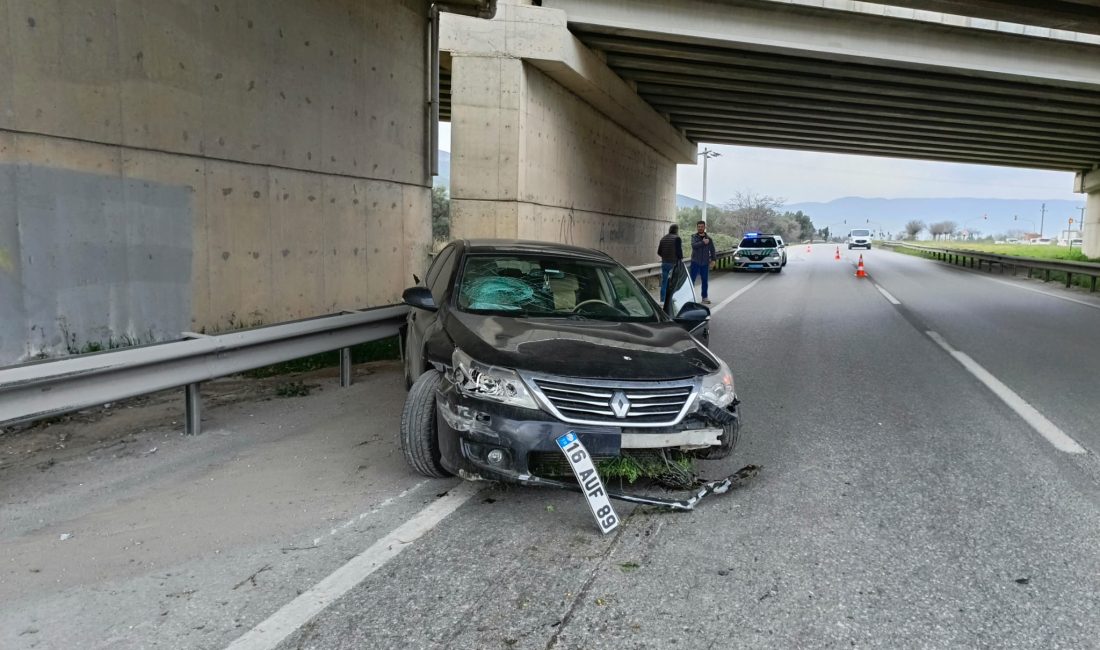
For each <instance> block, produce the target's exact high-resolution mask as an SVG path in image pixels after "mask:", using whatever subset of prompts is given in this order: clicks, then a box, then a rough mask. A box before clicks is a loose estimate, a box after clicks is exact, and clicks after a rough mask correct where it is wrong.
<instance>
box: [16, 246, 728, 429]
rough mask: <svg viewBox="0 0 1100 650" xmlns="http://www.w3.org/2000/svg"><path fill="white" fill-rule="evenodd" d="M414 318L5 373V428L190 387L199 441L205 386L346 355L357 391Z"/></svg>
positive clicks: (286, 326) (336, 318)
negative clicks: (354, 358) (366, 368)
mask: <svg viewBox="0 0 1100 650" xmlns="http://www.w3.org/2000/svg"><path fill="white" fill-rule="evenodd" d="M732 255H733V251H725V252H723V253H720V254H719V256H720V258H721V256H726V257H728V258H729V259H732ZM654 269H656V270H655V271H654ZM630 271H631V272H632V273H634V275H635V276H637V277H638V278H639V279H644V278H647V277H651V276H653V275H656V276H658V277H659V276H660V275H661V265H660V263H657V264H645V265H641V266H634V267H630ZM408 313H409V308H408V307H407V306H406V305H388V306H385V307H377V308H373V309H362V310H357V311H345V312H341V313H338V314H330V315H327V316H318V317H315V318H308V319H305V320H299V321H291V322H286V323H277V324H275V325H267V326H263V327H255V328H251V329H245V330H237V331H233V332H226V333H223V334H216V335H205V334H195V333H190V332H189V333H185V334H183V338H181V339H179V340H176V341H167V342H164V343H154V344H151V345H142V346H134V347H129V348H125V349H121V350H110V351H106V352H94V353H90V354H82V355H78V356H72V357H65V358H62V359H51V360H43V361H33V362H30V363H24V364H19V365H15V366H8V367H4V368H0V426H8V425H13V424H20V423H25V422H33V421H35V420H42V419H45V418H49V417H54V416H58V415H63V414H65V413H71V412H73V411H78V410H80V409H85V408H89V407H92V406H98V405H101V404H108V403H111V402H117V401H119V400H123V399H128V398H131V397H138V396H141V395H148V394H150V393H155V392H158V391H162V390H168V389H172V388H183V391H184V394H183V397H184V407H185V408H184V410H185V412H186V420H185V424H184V427H185V431H186V432H187V433H189V434H197V433H199V432H200V430H201V413H202V401H201V399H200V396H199V386H200V384H201V383H202V382H204V381H209V380H211V379H216V378H218V377H224V376H227V375H233V374H237V373H240V372H245V371H247V370H253V369H255V368H262V367H264V366H269V365H272V364H276V363H282V362H285V361H290V360H293V359H299V358H302V357H307V356H310V355H314V354H320V353H322V352H329V351H332V350H340V385H341V386H344V387H347V386H350V385H351V347H352V346H354V345H358V344H360V343H367V342H370V341H378V340H382V339H388V338H391V337H394V336H398V335H399V334H400V331H401V326H402V325H403V324H404V323H405V317H406V316H407V315H408Z"/></svg>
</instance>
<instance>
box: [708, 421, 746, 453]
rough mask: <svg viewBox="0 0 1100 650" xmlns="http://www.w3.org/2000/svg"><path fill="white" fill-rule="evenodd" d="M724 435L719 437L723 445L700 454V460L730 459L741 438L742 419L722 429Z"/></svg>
mask: <svg viewBox="0 0 1100 650" xmlns="http://www.w3.org/2000/svg"><path fill="white" fill-rule="evenodd" d="M722 429H723V431H724V432H723V433H722V435H720V436H718V441H719V442H720V443H721V444H720V445H718V446H717V447H711V448H710V449H705V450H703V451H700V452H699V456H698V457H699V458H702V459H703V460H722V459H723V458H728V457H729V455H730V454H732V453H733V450H734V449H735V448H736V447H737V441H738V440H739V439H740V438H741V419H740V418H738V419H736V420H734V421H733V422H731V423H729V424H727V425H726V426H724V427H722Z"/></svg>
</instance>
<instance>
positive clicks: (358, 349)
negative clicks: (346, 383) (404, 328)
mask: <svg viewBox="0 0 1100 650" xmlns="http://www.w3.org/2000/svg"><path fill="white" fill-rule="evenodd" d="M399 358H401V343H400V338H399V337H396V336H393V337H390V338H388V339H381V340H378V341H369V342H367V343H360V344H359V345H353V346H352V347H351V362H352V363H366V362H368V361H389V360H392V359H399ZM339 365H340V351H339V350H333V351H331V352H322V353H321V354H314V355H311V356H308V357H302V358H300V359H291V360H290V361H283V362H282V363H276V364H273V365H270V366H264V367H262V368H256V369H255V370H249V371H247V372H244V373H241V374H242V375H243V376H245V377H249V378H252V379H263V378H264V377H277V376H279V375H289V374H291V373H295V372H311V371H314V370H320V369H322V368H333V367H336V366H339Z"/></svg>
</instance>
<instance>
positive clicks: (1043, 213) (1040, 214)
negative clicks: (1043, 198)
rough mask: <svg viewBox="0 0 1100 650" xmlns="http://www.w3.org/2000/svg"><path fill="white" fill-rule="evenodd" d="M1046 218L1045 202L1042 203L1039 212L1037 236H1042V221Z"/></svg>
mask: <svg viewBox="0 0 1100 650" xmlns="http://www.w3.org/2000/svg"><path fill="white" fill-rule="evenodd" d="M1046 218H1047V204H1046V203H1044V204H1043V209H1042V211H1041V212H1040V213H1039V237H1040V238H1042V237H1043V221H1044V220H1045V219H1046Z"/></svg>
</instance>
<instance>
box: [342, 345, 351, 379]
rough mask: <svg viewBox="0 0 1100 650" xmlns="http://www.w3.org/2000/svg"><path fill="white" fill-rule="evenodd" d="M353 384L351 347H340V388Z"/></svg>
mask: <svg viewBox="0 0 1100 650" xmlns="http://www.w3.org/2000/svg"><path fill="white" fill-rule="evenodd" d="M348 386H351V348H340V388H347V387H348Z"/></svg>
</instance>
